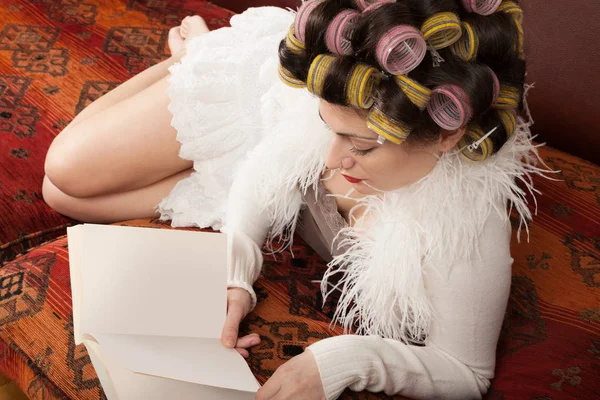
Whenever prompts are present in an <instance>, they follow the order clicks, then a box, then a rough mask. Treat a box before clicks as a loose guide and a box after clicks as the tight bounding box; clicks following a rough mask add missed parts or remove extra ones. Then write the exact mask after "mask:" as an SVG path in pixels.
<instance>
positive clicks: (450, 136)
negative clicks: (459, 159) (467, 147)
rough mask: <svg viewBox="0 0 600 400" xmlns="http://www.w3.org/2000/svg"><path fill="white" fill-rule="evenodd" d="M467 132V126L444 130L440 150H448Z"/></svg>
mask: <svg viewBox="0 0 600 400" xmlns="http://www.w3.org/2000/svg"><path fill="white" fill-rule="evenodd" d="M464 134H465V128H460V129H457V130H455V131H446V130H442V134H441V135H440V143H439V144H440V151H442V152H446V151H448V150H450V149H452V148H454V146H456V143H458V141H459V140H460V138H461V137H462V136H463V135H464Z"/></svg>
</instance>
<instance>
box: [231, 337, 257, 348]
mask: <svg viewBox="0 0 600 400" xmlns="http://www.w3.org/2000/svg"><path fill="white" fill-rule="evenodd" d="M259 343H260V336H258V334H256V333H251V334H249V335H246V336H242V337H241V338H238V340H237V343H236V344H235V347H242V348H245V349H246V348H248V347H252V346H256V345H257V344H259Z"/></svg>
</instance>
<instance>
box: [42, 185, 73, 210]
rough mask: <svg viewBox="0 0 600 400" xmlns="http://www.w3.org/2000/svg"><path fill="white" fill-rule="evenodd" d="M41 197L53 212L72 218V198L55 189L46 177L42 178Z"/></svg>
mask: <svg viewBox="0 0 600 400" xmlns="http://www.w3.org/2000/svg"><path fill="white" fill-rule="evenodd" d="M42 197H43V198H44V201H45V202H46V204H48V206H49V207H50V208H52V209H53V210H54V211H56V212H58V213H59V214H62V215H65V216H67V217H71V218H73V201H72V200H73V198H72V197H71V196H69V195H67V194H65V193H63V192H62V191H61V190H60V189H59V188H58V187H56V185H54V184H53V183H52V181H51V180H50V179H49V178H48V175H46V176H44V181H43V182H42Z"/></svg>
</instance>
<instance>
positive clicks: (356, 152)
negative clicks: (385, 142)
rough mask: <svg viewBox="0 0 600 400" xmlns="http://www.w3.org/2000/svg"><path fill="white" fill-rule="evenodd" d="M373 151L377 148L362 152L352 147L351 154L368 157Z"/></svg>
mask: <svg viewBox="0 0 600 400" xmlns="http://www.w3.org/2000/svg"><path fill="white" fill-rule="evenodd" d="M373 150H375V147H371V148H370V149H366V150H360V149H357V148H356V147H352V148H351V149H350V152H351V153H353V154H356V155H358V156H366V155H367V154H369V153H370V152H372V151H373Z"/></svg>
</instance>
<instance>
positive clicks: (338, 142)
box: [325, 135, 356, 170]
mask: <svg viewBox="0 0 600 400" xmlns="http://www.w3.org/2000/svg"><path fill="white" fill-rule="evenodd" d="M348 146H349V144H348V143H345V142H344V140H342V138H340V137H339V136H337V135H335V136H334V138H333V140H332V141H331V144H330V146H329V151H328V152H327V158H326V159H325V166H326V167H327V168H328V169H339V168H340V166H341V167H342V168H343V169H345V170H348V169H350V168H352V167H353V166H354V164H355V163H356V162H355V161H354V158H352V156H351V155H350V154H349V149H347V147H348Z"/></svg>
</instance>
